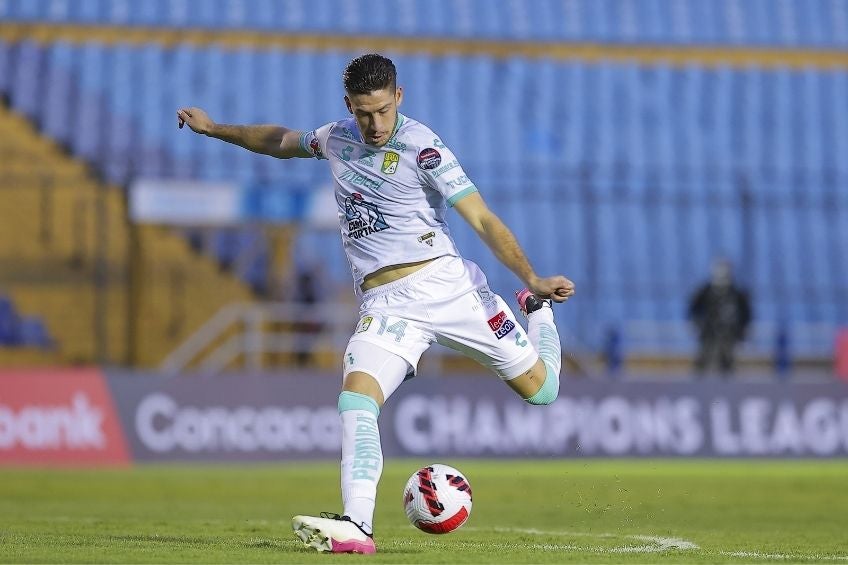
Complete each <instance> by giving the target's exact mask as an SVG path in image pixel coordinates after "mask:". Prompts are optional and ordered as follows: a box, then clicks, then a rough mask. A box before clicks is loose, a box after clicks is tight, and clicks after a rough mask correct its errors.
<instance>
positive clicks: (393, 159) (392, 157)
mask: <svg viewBox="0 0 848 565" xmlns="http://www.w3.org/2000/svg"><path fill="white" fill-rule="evenodd" d="M399 162H400V155H398V154H397V153H395V152H393V151H386V156H385V157H383V166H382V167H380V170H381V171H383V172H384V173H386V174H387V175H393V174H395V171H397V168H398V163H399Z"/></svg>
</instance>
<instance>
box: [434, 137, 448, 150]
mask: <svg viewBox="0 0 848 565" xmlns="http://www.w3.org/2000/svg"><path fill="white" fill-rule="evenodd" d="M433 145H434V146H435V147H438V148H439V149H447V147H445V144H444V143H442V140H441V139H439V138H438V137H437V138H436V139H434V140H433Z"/></svg>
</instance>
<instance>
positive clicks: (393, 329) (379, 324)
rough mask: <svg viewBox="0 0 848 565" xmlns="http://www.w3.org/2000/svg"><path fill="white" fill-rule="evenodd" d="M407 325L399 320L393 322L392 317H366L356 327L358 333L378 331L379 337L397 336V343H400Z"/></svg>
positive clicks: (404, 321)
mask: <svg viewBox="0 0 848 565" xmlns="http://www.w3.org/2000/svg"><path fill="white" fill-rule="evenodd" d="M406 324H407V322H406V320H401V319H399V318H398V319H396V321H394V322H392V319H391V317H390V316H382V315H378V316H364V317H363V318H362V319H361V320H359V323H358V324H357V325H356V333H363V332H367V331H369V330H372V331H376V333H377V335H384V334H392V335H393V336H395V341H397V342H399V341H400V340H402V339H403V334H404V332H405V331H406Z"/></svg>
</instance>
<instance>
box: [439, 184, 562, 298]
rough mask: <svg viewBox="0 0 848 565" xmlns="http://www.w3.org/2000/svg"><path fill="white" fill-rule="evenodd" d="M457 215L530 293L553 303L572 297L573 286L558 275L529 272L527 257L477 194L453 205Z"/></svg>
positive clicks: (530, 269)
mask: <svg viewBox="0 0 848 565" xmlns="http://www.w3.org/2000/svg"><path fill="white" fill-rule="evenodd" d="M454 208H456V211H457V212H459V215H460V216H462V217H463V218H464V219H465V221H466V222H468V223H469V225H470V226H471V227H472V228H474V231H475V232H477V235H479V236H480V239H482V240H483V241H484V242H486V245H488V246H489V248H490V249H491V250H492V251H493V252H494V254H495V256H496V257H497V258H498V259H499V260H500V262H501V263H503V264H504V265H506V266H507V268H509V269H510V270H511V271H512V272H513V273H515V274H516V275H517V276H518V278H520V279H521V280H522V281H523V282H524V284H526V285H527V288H529V289H530V292H532V293H533V294H535V295H537V296H542V297H544V298H550V299H551V300H553V301H554V302H565V301H566V300H568V299H569V298H571V296H572V295H573V294H574V283H573V282H571V281H570V280H568V279H567V278H566V277H564V276H562V275H556V276H553V277H540V276H538V275H537V274H536V272H535V271H534V270H533V267H532V266H531V265H530V262H529V261H528V260H527V256H526V255H525V254H524V251H523V250H522V249H521V246H520V245H519V244H518V240H516V239H515V235H514V234H513V233H512V231H510V229H509V228H508V227H506V224H504V223H503V221H501V219H500V218H499V217H498V216H497V215H496V214H495V213H494V212H492V211H491V210H490V209H489V207H488V206H486V203H485V202H484V201H483V197H482V196H480V193H479V192H473V193H471V194H469V195H468V196H466V197H465V198H462V199H461V200H459V201H458V202H457V203H456V205H455V206H454Z"/></svg>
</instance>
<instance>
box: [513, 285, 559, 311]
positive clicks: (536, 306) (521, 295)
mask: <svg viewBox="0 0 848 565" xmlns="http://www.w3.org/2000/svg"><path fill="white" fill-rule="evenodd" d="M515 298H516V300H518V307H519V308H521V313H522V314H524V317H525V318H526V317H527V315H528V314H532V313H533V312H535V311H536V310H540V309H542V308H545V307H547V308H550V307H551V300H550V299H549V298H539V297H538V296H536V295H535V294H533V293H532V292H530V290H528V289H526V288H524V289H521V290H516V291H515Z"/></svg>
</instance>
